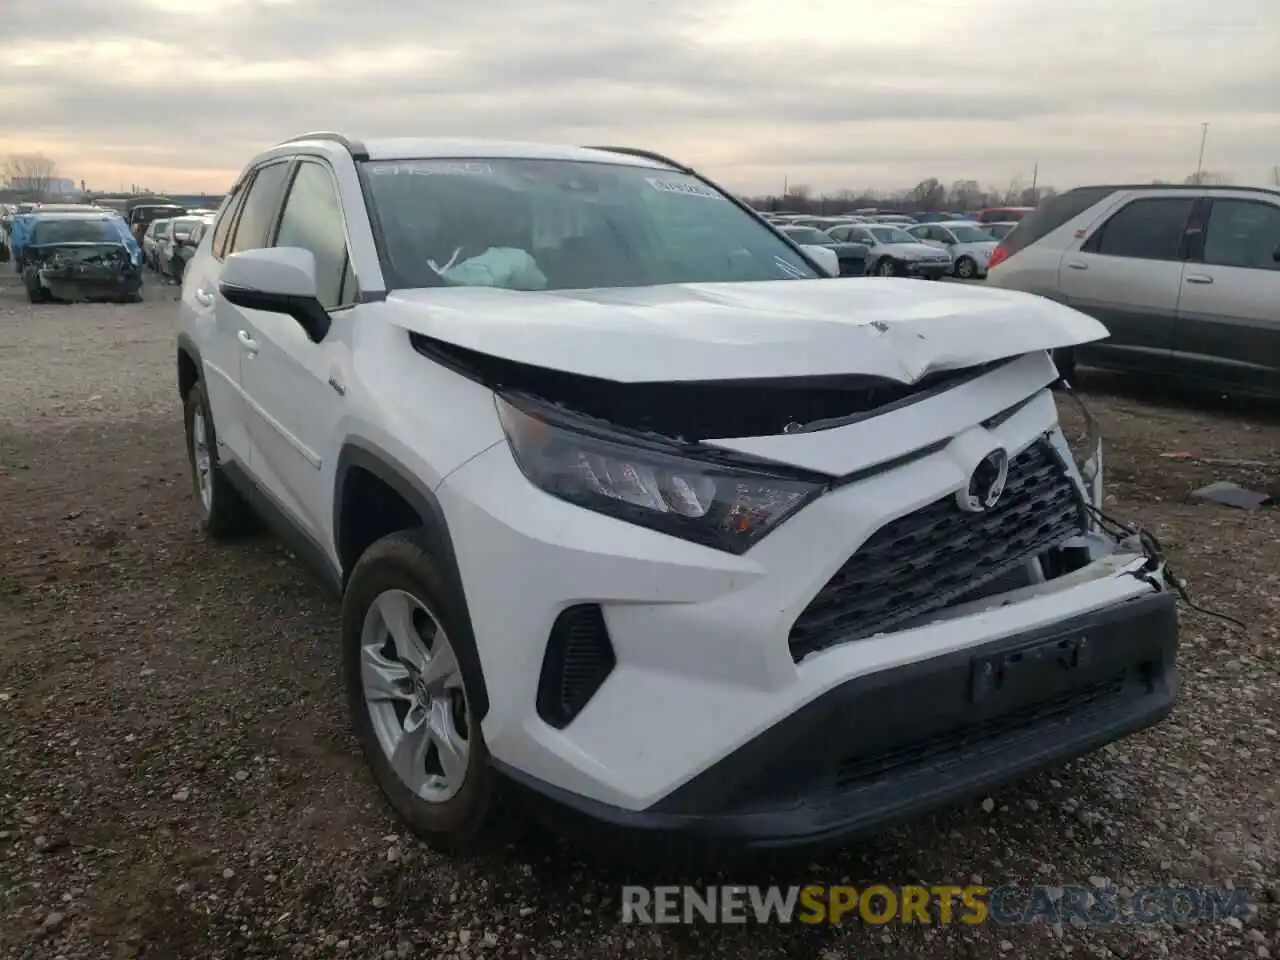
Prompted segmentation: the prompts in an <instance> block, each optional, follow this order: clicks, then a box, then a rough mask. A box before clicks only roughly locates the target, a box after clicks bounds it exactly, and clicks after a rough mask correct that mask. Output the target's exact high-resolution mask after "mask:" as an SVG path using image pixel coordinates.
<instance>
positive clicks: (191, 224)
mask: <svg viewBox="0 0 1280 960" xmlns="http://www.w3.org/2000/svg"><path fill="white" fill-rule="evenodd" d="M199 222H200V218H199V217H184V218H183V219H181V220H175V221H173V225H172V226H171V227H169V229H170V230H172V231H173V232H174V233H187V234H189V233H191V231H192V230H193V229H194V228H195V225H196V224H197V223H199Z"/></svg>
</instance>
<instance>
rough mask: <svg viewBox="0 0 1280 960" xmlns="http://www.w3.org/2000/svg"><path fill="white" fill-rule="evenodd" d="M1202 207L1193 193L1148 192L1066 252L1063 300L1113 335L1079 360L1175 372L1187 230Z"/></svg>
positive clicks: (1079, 350)
mask: <svg viewBox="0 0 1280 960" xmlns="http://www.w3.org/2000/svg"><path fill="white" fill-rule="evenodd" d="M1197 200H1198V198H1197V196H1196V195H1195V194H1194V193H1191V192H1188V191H1168V192H1164V193H1162V192H1151V193H1146V192H1144V193H1143V194H1141V195H1139V196H1138V197H1135V198H1132V199H1128V200H1127V201H1122V202H1121V205H1120V206H1119V209H1117V210H1114V211H1113V212H1111V213H1110V215H1109V216H1107V218H1106V219H1105V220H1104V221H1103V222H1102V224H1101V225H1100V226H1098V227H1097V228H1096V229H1094V230H1093V231H1092V232H1090V233H1089V234H1088V236H1086V237H1079V238H1077V239H1076V240H1075V241H1074V244H1073V246H1074V247H1075V249H1071V248H1068V250H1067V251H1066V255H1065V256H1064V257H1063V258H1062V262H1061V265H1060V267H1059V274H1058V288H1059V290H1060V291H1061V299H1062V301H1063V302H1064V303H1066V304H1068V305H1069V306H1072V307H1075V308H1076V309H1077V310H1081V311H1083V312H1085V313H1087V314H1090V315H1091V316H1093V317H1096V318H1097V319H1098V320H1099V321H1101V323H1102V325H1103V326H1105V327H1106V328H1107V330H1108V332H1109V333H1110V336H1109V337H1108V338H1107V339H1105V340H1102V341H1099V342H1097V343H1090V344H1086V345H1084V346H1082V347H1077V348H1076V352H1077V354H1078V355H1079V358H1080V360H1082V361H1083V362H1085V363H1090V362H1092V363H1098V364H1100V365H1103V366H1108V367H1116V368H1121V369H1129V370H1139V371H1146V372H1150V373H1170V372H1172V362H1173V360H1172V358H1173V337H1174V327H1175V325H1176V323H1177V317H1178V297H1179V294H1180V292H1181V290H1182V274H1183V270H1184V267H1185V258H1186V255H1187V243H1188V228H1189V225H1190V223H1191V215H1192V212H1193V210H1194V209H1195V207H1196V204H1197ZM1016 232H1017V231H1015V233H1016ZM1081 232H1083V231H1081Z"/></svg>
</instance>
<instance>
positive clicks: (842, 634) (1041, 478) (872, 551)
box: [790, 440, 1085, 661]
mask: <svg viewBox="0 0 1280 960" xmlns="http://www.w3.org/2000/svg"><path fill="white" fill-rule="evenodd" d="M1084 521H1085V516H1084V506H1083V502H1082V500H1081V498H1080V494H1079V492H1078V491H1077V489H1076V487H1075V485H1074V484H1073V483H1072V482H1071V479H1070V477H1068V476H1067V472H1066V470H1065V469H1064V468H1063V465H1062V461H1061V460H1060V459H1059V457H1058V455H1057V453H1056V452H1055V451H1054V449H1053V447H1052V446H1051V445H1050V444H1049V442H1048V441H1047V440H1039V441H1037V442H1036V443H1034V444H1032V446H1030V447H1029V448H1028V449H1026V450H1025V451H1023V452H1022V453H1020V454H1018V456H1016V457H1014V458H1013V459H1012V460H1011V461H1010V463H1009V476H1008V480H1007V482H1006V485H1005V491H1004V496H1003V497H1002V498H1001V499H1000V502H999V503H998V504H997V505H996V506H995V507H994V508H993V509H992V510H989V511H987V512H986V513H966V512H965V511H963V510H961V509H960V508H959V507H958V506H957V505H956V503H955V499H954V497H952V496H947V497H945V498H943V499H941V500H937V501H934V502H933V503H931V504H929V505H928V506H925V507H921V508H920V509H919V510H916V511H915V512H914V513H909V514H907V515H906V516H905V517H900V518H899V519H897V520H894V521H893V522H892V523H889V524H888V525H886V526H884V527H881V528H880V529H879V530H878V531H876V533H874V534H872V536H871V537H870V538H869V539H868V540H867V542H866V543H864V544H863V545H862V546H861V547H860V548H859V549H858V551H857V552H856V553H855V554H854V555H853V556H852V557H850V558H849V560H848V561H847V562H846V563H845V564H844V566H842V567H841V568H840V569H839V570H838V571H836V575H835V576H834V577H832V578H831V579H830V580H829V581H828V582H827V585H826V586H825V587H823V588H822V590H820V591H819V592H818V595H817V596H816V597H814V598H813V601H812V602H811V603H810V604H809V606H808V607H806V608H805V611H804V613H802V614H800V617H799V619H797V620H796V622H795V624H794V625H793V626H792V628H791V637H790V645H791V654H792V656H793V657H794V658H795V659H796V660H797V661H799V660H801V659H802V658H804V657H805V656H807V655H809V654H811V653H813V652H815V651H817V650H823V649H826V648H827V647H832V646H835V645H836V644H840V643H845V642H848V641H850V640H859V639H862V638H864V637H869V636H873V635H875V634H877V633H883V632H886V631H888V630H891V629H893V628H894V627H896V626H899V625H901V624H903V623H906V622H907V621H909V620H912V619H914V618H916V617H919V616H922V615H923V614H927V613H931V612H933V611H936V610H941V609H943V608H944V607H947V606H949V605H951V604H953V603H955V602H957V601H958V600H962V599H965V598H966V597H968V596H969V595H970V594H971V593H973V592H974V591H975V590H977V589H978V588H979V587H981V586H982V585H983V584H985V583H988V582H989V581H991V580H994V579H995V578H996V577H999V576H1000V575H1002V574H1005V573H1009V572H1010V571H1012V570H1014V569H1016V568H1017V567H1018V566H1019V565H1021V564H1023V563H1026V562H1027V561H1028V560H1030V559H1031V558H1033V557H1035V556H1037V555H1038V554H1040V553H1042V552H1043V551H1045V550H1047V549H1048V548H1049V547H1053V546H1057V545H1058V544H1060V543H1061V542H1062V541H1064V540H1066V539H1068V538H1069V537H1071V536H1073V535H1075V534H1077V533H1081V532H1083V530H1084V527H1085V523H1084Z"/></svg>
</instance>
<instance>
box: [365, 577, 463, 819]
mask: <svg viewBox="0 0 1280 960" xmlns="http://www.w3.org/2000/svg"><path fill="white" fill-rule="evenodd" d="M360 677H361V683H362V685H363V688H364V699H365V703H366V705H367V706H368V709H369V717H370V719H371V720H372V722H373V731H374V734H375V736H376V737H377V739H378V744H379V746H380V747H381V748H382V751H383V753H384V754H385V755H386V757H387V759H388V761H389V762H390V765H391V769H392V770H394V771H395V773H396V776H397V777H398V778H399V779H400V781H401V782H402V783H403V784H404V785H405V786H406V787H408V788H409V790H410V791H412V792H413V794H414V795H415V796H417V797H419V798H420V799H422V800H425V801H427V802H429V803H444V802H445V801H447V800H449V799H451V798H452V797H453V796H454V795H455V794H457V792H458V791H459V790H460V789H461V788H462V784H463V781H464V780H465V779H466V775H467V769H468V766H469V761H470V756H471V742H470V720H471V715H470V709H469V707H468V704H467V698H466V691H465V689H464V687H463V682H462V672H461V669H460V667H459V666H458V658H457V655H456V654H455V653H454V649H453V646H452V645H451V644H450V642H449V637H448V635H447V634H446V633H445V630H444V627H443V626H441V624H440V621H439V620H437V619H436V617H435V616H434V615H433V614H432V613H431V611H429V610H428V609H427V607H426V605H425V604H423V603H422V601H420V600H418V599H417V598H416V597H414V596H413V595H412V594H409V593H407V592H405V591H403V590H387V591H384V592H383V593H381V594H379V595H378V597H377V598H376V599H375V600H374V601H373V603H372V604H370V606H369V609H368V611H367V612H366V614H365V618H364V625H363V628H362V632H361V637H360Z"/></svg>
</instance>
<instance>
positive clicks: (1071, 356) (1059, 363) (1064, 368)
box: [1053, 347, 1076, 387]
mask: <svg viewBox="0 0 1280 960" xmlns="http://www.w3.org/2000/svg"><path fill="white" fill-rule="evenodd" d="M1053 364H1054V366H1056V367H1057V368H1058V379H1057V380H1055V381H1054V384H1053V385H1054V386H1057V387H1061V386H1062V382H1063V381H1064V380H1065V381H1066V382H1067V383H1071V384H1074V383H1075V382H1076V352H1075V351H1074V350H1072V349H1071V348H1070V347H1061V348H1059V349H1057V350H1055V351H1053Z"/></svg>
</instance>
